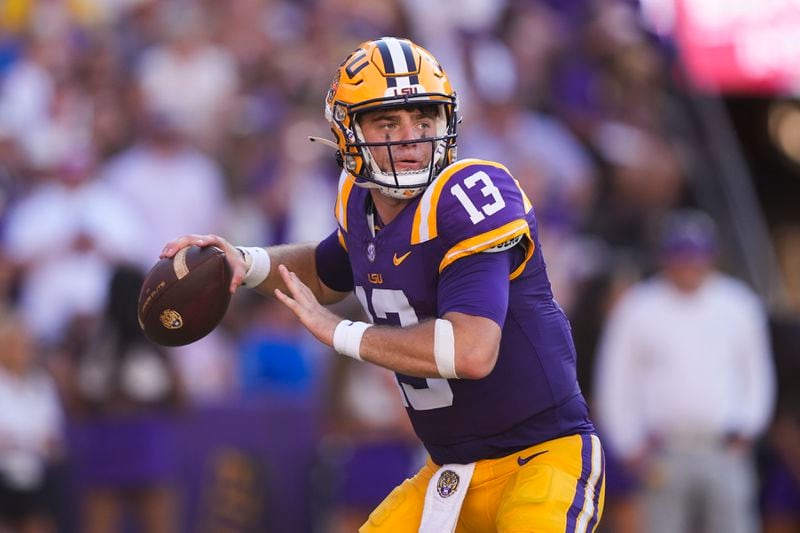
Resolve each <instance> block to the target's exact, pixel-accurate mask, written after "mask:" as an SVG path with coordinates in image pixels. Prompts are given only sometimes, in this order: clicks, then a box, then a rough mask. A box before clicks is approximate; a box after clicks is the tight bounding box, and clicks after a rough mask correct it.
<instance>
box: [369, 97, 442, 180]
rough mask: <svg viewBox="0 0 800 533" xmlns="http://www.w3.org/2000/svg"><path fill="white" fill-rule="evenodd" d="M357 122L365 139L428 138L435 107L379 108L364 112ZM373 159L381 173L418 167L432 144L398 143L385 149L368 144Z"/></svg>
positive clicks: (423, 165) (424, 164) (432, 131)
mask: <svg viewBox="0 0 800 533" xmlns="http://www.w3.org/2000/svg"><path fill="white" fill-rule="evenodd" d="M359 125H360V126H361V131H362V133H363V134H364V140H365V141H366V142H392V141H412V140H419V139H428V138H431V137H435V136H436V108H435V107H434V106H425V107H415V108H408V109H379V110H376V111H370V112H368V113H365V114H364V115H363V116H361V117H360V118H359ZM369 150H370V152H371V153H372V157H373V159H375V162H376V163H377V164H378V166H379V167H380V169H381V170H382V171H384V172H392V162H393V163H394V170H396V171H397V172H403V171H409V170H421V169H423V168H427V167H428V165H429V163H430V161H431V153H432V152H433V143H431V142H420V143H410V144H400V145H395V146H392V147H391V150H392V154H391V156H392V157H391V160H390V158H389V148H387V147H380V146H371V147H370V148H369Z"/></svg>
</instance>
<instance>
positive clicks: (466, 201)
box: [450, 171, 506, 224]
mask: <svg viewBox="0 0 800 533" xmlns="http://www.w3.org/2000/svg"><path fill="white" fill-rule="evenodd" d="M478 182H480V183H482V184H483V187H481V193H482V194H483V196H484V197H485V198H491V200H492V201H491V202H489V203H487V204H484V205H482V206H481V209H480V211H479V210H478V208H477V207H476V206H475V204H474V203H472V200H470V198H469V196H468V195H467V193H466V191H465V190H464V188H463V187H461V184H460V183H456V184H455V185H453V186H452V187H450V193H451V194H452V195H453V196H455V197H456V198H457V199H458V201H459V202H461V205H462V206H464V209H466V210H467V214H469V219H470V220H471V221H472V223H473V224H477V223H478V222H480V221H481V220H484V219H485V218H486V217H488V216H491V215H493V214H495V213H497V212H498V211H500V210H501V209H503V208H504V207H505V206H506V201H505V200H503V196H502V195H501V194H500V189H498V188H497V186H496V185H495V184H494V183H493V182H492V178H490V177H489V175H488V174H487V173H486V172H483V171H481V172H476V173H475V174H473V175H471V176H469V177H468V178H466V179H465V180H464V185H466V186H467V189H472V188H473V187H474V186H475V185H477V184H478ZM481 211H483V212H481Z"/></svg>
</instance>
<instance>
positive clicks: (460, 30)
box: [0, 0, 800, 533]
mask: <svg viewBox="0 0 800 533" xmlns="http://www.w3.org/2000/svg"><path fill="white" fill-rule="evenodd" d="M641 27H642V26H641V24H640V22H639V21H638V19H637V13H636V11H635V9H634V7H633V6H632V5H631V3H629V2H626V1H623V0H586V1H574V2H560V1H557V0H458V1H456V0H440V1H436V2H431V1H427V0H425V1H423V0H382V1H380V2H358V1H355V0H302V1H289V0H226V1H224V2H215V1H212V0H170V1H156V0H7V1H5V2H3V3H0V317H2V322H1V323H0V351H1V352H2V353H3V355H4V357H1V358H0V479H2V480H4V481H3V482H2V483H0V486H2V487H1V488H0V490H3V491H7V492H8V494H16V495H17V496H19V495H22V496H25V495H26V494H27V495H28V496H30V497H27V498H24V497H20V498H21V499H19V500H18V501H17V500H13V499H12V498H11V497H10V496H9V497H6V498H4V497H3V494H4V493H2V492H0V531H3V523H4V522H5V523H6V525H8V524H16V525H13V526H11V529H10V530H11V531H23V532H43V533H45V532H48V531H88V532H94V531H97V532H111V531H119V529H117V528H118V527H121V526H118V525H115V524H119V523H123V522H125V521H126V520H128V521H131V522H135V523H138V524H139V526H140V528H141V529H140V530H141V531H153V532H159V531H164V532H170V531H181V530H185V528H186V525H185V523H184V522H185V520H184V515H185V513H184V511H183V510H182V505H183V502H185V499H186V498H185V497H184V496H183V494H184V492H185V491H187V490H188V489H187V487H185V486H183V485H182V484H181V483H180V482H178V481H176V480H177V479H178V476H177V474H176V469H177V467H176V465H177V464H178V463H179V462H180V458H181V455H182V454H183V453H184V452H183V451H182V450H181V448H180V446H179V443H178V439H177V438H176V436H175V435H174V427H175V426H176V424H179V422H177V421H176V420H180V419H181V417H185V416H186V413H191V412H194V411H197V410H202V409H204V408H207V407H208V406H213V405H218V404H220V403H224V402H230V401H233V400H234V399H239V400H241V399H245V400H252V401H256V400H255V399H258V398H268V399H269V401H273V402H278V401H280V402H287V401H288V402H292V401H295V402H305V404H307V405H310V406H311V410H312V411H313V412H314V413H317V414H319V417H318V419H315V420H318V424H317V426H318V433H317V434H316V435H317V437H318V439H317V440H318V446H317V448H318V450H317V457H316V459H315V461H314V462H313V463H314V464H313V465H309V467H308V471H307V472H305V473H297V474H296V475H298V476H304V477H308V478H309V480H310V481H309V484H310V486H311V487H312V488H311V489H309V494H310V496H309V497H313V499H314V501H315V502H317V504H315V505H314V506H313V509H312V510H311V518H310V519H309V524H308V527H309V528H313V529H314V530H318V531H331V532H337V531H353V530H354V527H353V525H354V524H358V523H360V522H361V521H363V520H364V517H365V514H364V513H365V511H368V510H369V509H370V508H371V507H373V506H374V505H375V504H377V503H378V502H379V501H380V500H381V499H382V497H383V496H384V494H385V492H386V491H388V489H389V488H391V487H392V486H394V485H395V484H396V483H397V481H398V479H402V478H403V477H404V476H406V475H408V474H410V473H411V472H413V471H415V466H416V465H418V464H419V461H420V458H421V452H420V450H419V447H418V445H417V444H416V441H415V438H414V436H413V433H412V432H411V430H410V427H409V426H408V424H407V422H406V420H405V415H404V413H403V412H402V409H401V407H400V402H399V401H397V400H398V398H397V397H396V390H395V384H394V383H393V382H392V378H391V376H389V375H387V374H386V373H384V372H383V371H382V370H379V369H376V368H366V367H365V366H363V365H358V364H355V363H353V364H351V363H350V362H348V361H341V360H340V359H341V358H336V357H334V356H333V355H332V354H331V353H328V352H327V351H326V350H324V349H323V348H322V347H321V346H320V345H319V344H318V343H316V342H315V341H314V340H313V339H312V338H310V337H309V336H308V335H307V334H306V333H305V332H304V330H302V328H301V327H300V326H299V325H298V324H297V323H296V322H295V321H294V319H293V316H292V315H291V314H290V313H289V312H288V311H286V310H285V309H283V308H282V306H280V305H277V304H275V303H274V302H272V301H270V300H268V299H262V298H257V297H254V296H253V295H252V294H246V292H247V291H239V293H237V295H236V296H235V297H234V299H233V300H232V304H231V309H230V310H229V313H228V315H227V317H226V319H225V321H224V323H223V324H222V326H221V327H219V328H218V329H217V330H216V331H214V332H213V333H212V334H211V335H209V336H208V337H206V338H205V339H202V340H201V341H199V342H197V343H195V344H192V345H189V346H185V347H181V348H177V349H170V350H166V349H161V348H159V347H156V346H154V345H152V344H150V343H147V342H146V341H144V340H143V339H142V337H141V335H140V334H139V333H138V327H137V324H136V317H135V316H133V315H134V314H135V301H136V298H137V296H138V287H139V286H140V283H141V279H142V276H143V273H145V272H146V271H147V270H148V269H149V268H150V267H151V266H152V265H153V264H154V263H155V262H156V261H157V259H158V254H159V251H160V250H161V247H162V246H163V244H164V243H165V242H166V241H167V240H169V239H171V238H173V237H175V236H178V235H181V234H186V233H218V234H221V235H224V236H226V237H227V238H228V239H229V240H230V241H231V242H234V243H242V244H252V245H255V244H257V243H258V244H265V245H266V244H275V243H282V242H293V241H313V240H316V239H320V238H322V237H324V236H326V235H327V234H328V233H329V232H330V231H331V230H332V229H333V227H334V224H335V220H334V218H333V216H332V215H333V212H332V211H333V204H334V200H335V194H336V180H337V176H338V172H339V169H338V168H337V166H336V164H335V160H334V157H333V154H332V152H331V151H330V150H329V149H327V148H326V147H324V146H319V145H311V144H310V143H309V142H308V140H307V136H308V135H317V136H325V135H326V132H327V129H328V126H327V124H326V123H325V121H324V118H323V116H322V115H323V113H322V110H323V98H324V95H325V92H326V91H327V89H328V87H329V84H330V83H331V77H332V75H333V73H334V71H335V69H336V67H337V66H338V65H339V63H340V61H341V60H342V59H343V58H344V57H346V56H347V54H348V53H349V52H350V51H351V50H353V49H354V48H355V47H356V46H357V45H358V43H360V42H362V41H364V40H367V39H371V38H375V37H379V36H382V35H397V36H408V37H410V38H412V39H414V40H415V41H416V42H418V43H420V44H421V45H422V46H424V47H426V48H428V49H429V50H430V51H431V52H432V53H433V54H434V55H435V56H436V57H437V58H438V59H439V60H440V62H441V63H442V64H443V65H444V67H445V69H446V70H447V71H448V74H449V75H450V78H451V80H452V81H453V84H454V87H455V88H456V90H457V92H458V94H459V99H460V112H461V115H462V117H463V123H462V124H461V126H460V130H459V137H458V147H459V157H480V158H484V159H494V160H498V161H500V162H502V163H503V164H505V165H506V166H507V167H508V168H509V169H510V170H511V172H512V173H513V174H514V176H515V177H516V178H517V179H518V180H519V181H520V183H521V184H522V186H523V188H524V189H525V190H526V192H527V194H528V196H530V197H531V198H532V200H533V202H534V205H535V208H536V210H537V218H538V220H539V230H540V233H541V241H542V246H543V249H544V250H545V257H546V258H547V264H548V269H549V274H550V279H551V280H552V282H553V288H554V293H555V296H556V299H557V300H558V302H559V303H560V305H561V306H562V307H563V308H564V309H565V311H566V312H567V314H568V316H570V318H571V320H572V323H573V333H574V336H575V341H576V345H577V349H578V353H579V356H580V358H579V372H580V376H579V379H580V381H581V383H582V386H583V388H584V392H585V393H586V395H587V397H589V398H592V397H594V396H595V392H596V391H594V390H593V388H594V387H593V384H594V383H595V381H596V378H595V375H594V374H595V371H594V369H595V365H594V360H595V353H596V352H597V351H598V349H597V346H598V343H599V339H600V337H601V335H602V332H603V328H604V326H605V322H606V316H607V314H608V313H609V312H610V310H612V309H614V307H615V303H616V302H617V300H618V298H619V297H620V296H623V295H625V294H627V293H628V289H629V288H630V287H632V286H634V284H636V283H638V282H639V281H640V280H641V279H642V278H643V277H645V276H647V275H649V274H651V273H653V272H654V271H656V270H657V266H658V264H657V261H656V257H657V256H656V255H654V254H653V253H652V251H653V243H654V241H655V240H656V237H657V235H659V228H660V227H661V223H662V221H663V220H664V217H665V215H667V214H668V213H670V212H672V211H673V210H675V209H676V208H680V207H686V206H691V205H692V204H693V203H694V202H693V199H692V196H691V194H690V187H689V186H688V184H687V171H686V167H687V164H688V163H687V159H688V158H687V155H686V154H687V153H689V152H691V150H693V149H694V147H692V146H687V145H686V144H685V142H684V141H683V140H682V139H681V138H680V137H679V136H678V135H677V134H675V132H674V131H673V129H672V128H671V115H670V109H671V105H672V100H673V99H674V94H673V93H674V91H675V86H674V84H673V83H672V82H671V80H670V69H671V68H672V63H671V62H672V61H673V58H672V57H671V54H670V51H669V49H668V48H664V47H662V46H660V45H659V43H658V42H656V41H654V40H653V39H652V38H651V37H650V36H648V35H647V34H646V33H645V32H644V31H643V30H642V29H641ZM723 251H724V250H723ZM723 258H724V254H723ZM743 290H744V289H743ZM344 307H345V312H349V313H353V314H354V313H357V312H358V311H357V310H356V309H357V304H354V303H353V302H346V303H345V304H344ZM753 308H754V309H756V308H758V305H757V303H754V304H753ZM759 313H761V314H759ZM751 319H752V321H754V322H756V323H758V322H759V321H763V320H764V315H763V311H757V310H754V311H753V312H752V315H751ZM653 320H656V321H658V320H659V318H658V317H655V318H654V319H653ZM754 327H756V326H754ZM780 331H781V332H782V334H783V337H781V339H782V340H781V341H780V342H779V343H777V344H775V346H776V351H777V350H778V349H784V348H786V347H790V348H791V347H792V346H794V347H796V346H799V345H800V343H798V342H797V333H796V329H793V326H791V325H789V326H786V327H781V328H780ZM758 349H759V350H761V351H762V352H764V353H763V354H762V355H764V356H765V357H767V358H768V359H771V355H772V354H771V352H770V351H769V348H768V347H767V348H764V347H763V346H761V347H760V348H758ZM795 351H796V349H795ZM12 353H13V354H15V355H12ZM759 353H760V352H759ZM783 360H784V361H794V363H793V364H794V365H795V368H796V367H797V365H798V363H797V361H798V360H800V359H799V358H798V356H797V354H796V353H793V354H788V355H785V356H784V358H783ZM687 364H691V362H690V363H687ZM720 364H721V365H723V366H724V365H725V364H726V363H725V362H724V361H721V362H720ZM733 364H735V363H733ZM770 368H771V367H769V365H767V370H765V371H764V372H765V375H766V377H765V378H764V382H763V383H760V384H757V385H756V386H758V387H762V388H763V390H764V392H763V393H762V394H763V395H764V396H765V397H766V400H764V401H765V405H766V406H765V407H764V409H763V413H762V414H761V415H760V416H761V418H762V419H763V420H761V421H756V422H754V423H753V428H752V431H751V432H750V433H749V434H748V435H747V440H748V446H749V447H751V448H749V449H748V450H751V449H752V443H753V442H759V439H760V437H761V434H762V431H764V430H765V429H766V424H767V422H769V420H771V412H772V411H771V409H770V406H771V400H770V398H771V397H772V394H773V392H772V391H773V389H772V387H773V385H772V381H771V376H772V373H771V370H770ZM795 371H796V370H795ZM679 374H680V372H677V375H679ZM786 375H788V374H783V376H786ZM603 379H606V378H603ZM709 379H713V377H710V378H709ZM731 379H732V380H733V382H735V380H736V379H737V378H735V377H732V378H731ZM598 383H604V381H598ZM735 386H736V385H734V387H735ZM778 390H779V391H781V396H780V402H779V407H780V409H781V410H779V412H780V413H782V414H783V415H785V416H781V417H778V420H779V422H780V424H778V425H777V426H776V429H774V431H773V432H772V433H770V435H773V433H774V432H775V431H777V432H779V433H780V438H777V439H773V440H775V441H776V442H777V444H776V445H772V446H771V447H770V446H766V445H765V446H766V449H767V451H766V452H764V455H765V457H767V459H766V460H764V461H761V462H759V463H758V468H759V472H761V473H762V474H763V475H762V478H761V479H762V482H763V481H764V480H765V479H766V480H771V479H772V477H770V476H771V474H770V472H773V470H774V469H773V466H774V464H775V463H777V464H779V465H780V467H779V468H777V470H774V471H775V472H777V473H778V474H776V475H778V476H782V477H780V480H779V481H776V482H775V483H783V485H776V484H775V483H773V484H770V483H766V482H763V483H758V481H757V479H756V477H755V476H754V475H752V476H749V477H746V481H742V483H750V484H752V488H753V492H754V494H755V493H756V492H757V491H758V490H759V489H760V488H764V490H763V491H762V492H769V491H770V490H771V491H773V492H775V491H777V495H775V494H773V495H771V496H770V498H771V499H770V498H767V500H769V502H771V504H770V505H771V506H769V505H765V504H762V505H761V508H762V511H763V513H761V514H762V515H763V521H764V523H766V524H767V525H768V526H769V527H773V529H772V531H775V532H778V531H791V530H792V529H780V527H784V526H785V527H788V528H791V527H798V524H800V516H798V514H797V508H798V507H796V506H795V507H792V506H793V505H794V503H792V502H798V501H800V495H798V494H797V493H800V489H798V488H797V480H798V479H799V478H800V457H799V456H798V452H797V450H798V449H800V446H797V445H795V446H791V445H790V443H791V442H794V443H797V442H800V430H799V429H798V418H797V417H796V413H797V412H798V410H799V409H800V407H798V404H797V403H796V402H795V401H794V400H793V399H792V398H790V397H789V396H790V395H789V394H788V393H787V394H783V392H782V391H783V390H784V389H782V388H781V382H780V381H779V383H778ZM14 394H16V396H15V395H14ZM8 398H14V399H13V401H7V399H8ZM786 405H788V406H789V407H788V408H785V409H784V407H783V406H786ZM23 412H24V413H25V414H24V415H22V416H21V415H20V414H21V413H23ZM596 418H597V419H598V420H603V419H608V418H610V417H607V416H599V417H596ZM611 426H613V423H611V424H609V429H610V428H611ZM602 429H603V428H602V424H601V430H602ZM213 431H214V430H213V428H209V432H213ZM277 433H280V431H278V432H277ZM274 438H279V437H277V436H276V437H274ZM614 442H615V439H613V438H612V439H609V442H608V443H607V444H606V445H607V447H608V453H609V454H611V455H612V456H613V454H614V449H613V443H614ZM758 449H759V450H760V449H761V447H759V448H758ZM620 453H624V451H620ZM744 453H751V451H747V452H744ZM612 458H613V457H612ZM619 463H620V466H619V472H620V476H619V479H620V482H619V483H617V484H616V485H614V484H613V483H611V482H610V484H609V494H608V500H607V501H608V507H607V516H608V518H607V520H606V524H605V525H604V526H603V527H604V531H612V532H613V531H619V532H625V531H637V530H639V531H653V529H650V528H648V527H646V526H642V525H641V523H640V521H641V520H643V518H642V516H644V512H643V511H641V509H640V507H641V506H640V505H638V503H637V502H638V499H637V496H638V495H640V494H641V493H642V489H641V484H640V483H639V482H640V481H641V480H637V479H636V478H637V471H636V470H635V469H634V470H627V469H626V465H629V464H630V462H629V461H626V460H625V459H624V458H623V459H621V460H620V461H619ZM224 464H225V465H229V466H226V467H224V468H222V470H221V472H222V473H221V474H220V475H223V474H225V473H226V472H228V473H230V472H239V470H237V469H236V467H235V465H236V464H238V463H236V460H232V462H230V463H224ZM64 465H67V467H65V466H64ZM230 465H234V466H230ZM765 465H766V466H765ZM381 473H383V475H384V477H385V479H383V478H381V475H380V474H381ZM231 475H232V474H231ZM611 477H612V474H611V473H609V478H611ZM74 478H79V479H80V483H79V485H80V486H79V490H77V491H76V492H75V494H79V496H77V497H76V496H74V495H73V496H72V498H73V499H72V500H65V499H64V493H65V491H68V490H69V489H71V488H74V487H75V486H77V485H76V482H75V481H74ZM314 480H316V481H314ZM331 487H333V488H331ZM792 490H794V491H795V493H792V492H791V491H792ZM770 494H771V493H770ZM15 497H16V496H15ZM791 498H795V499H794V500H792V499H791ZM64 501H69V502H72V503H75V504H76V505H75V507H74V508H71V509H66V510H65V509H64V507H65V504H64ZM784 501H785V502H788V503H786V504H785V505H783V506H781V505H780V504H781V502H784ZM15 502H16V503H15ZM776 502H777V503H776ZM754 506H755V503H754ZM754 510H755V507H754ZM772 510H774V514H770V511H772ZM792 513H794V514H792ZM64 516H68V517H69V519H64V518H63V517H64ZM753 516H754V517H755V516H757V515H756V514H754V515H753ZM266 520H267V523H269V517H267V518H266ZM76 524H79V525H76ZM632 524H633V525H632ZM770 524H772V525H770ZM775 524H778V525H775ZM242 527H243V529H241V530H242V531H246V530H247V529H244V527H245V526H242ZM637 528H638V529H637ZM209 530H211V529H209ZM226 531H229V529H228V530H226Z"/></svg>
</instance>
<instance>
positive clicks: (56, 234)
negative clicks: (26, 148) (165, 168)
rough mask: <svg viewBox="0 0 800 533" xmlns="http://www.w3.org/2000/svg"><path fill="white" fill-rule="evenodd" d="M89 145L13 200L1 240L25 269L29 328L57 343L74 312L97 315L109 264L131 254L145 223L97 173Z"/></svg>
mask: <svg viewBox="0 0 800 533" xmlns="http://www.w3.org/2000/svg"><path fill="white" fill-rule="evenodd" d="M95 164H96V162H95V159H94V153H93V152H92V151H91V149H90V148H88V147H83V148H81V149H77V148H76V149H74V150H71V151H69V152H67V153H65V154H63V155H62V157H61V158H60V159H59V161H58V162H57V163H56V164H54V165H53V166H52V167H50V168H48V170H47V172H46V177H47V180H46V181H44V182H42V183H41V184H39V185H38V186H36V187H34V188H33V189H31V191H30V192H29V193H28V194H27V195H26V196H23V197H22V198H21V199H19V200H18V202H17V203H16V204H15V205H13V206H12V208H11V209H10V211H9V213H8V217H7V220H6V227H5V231H4V234H3V239H2V244H3V246H4V248H5V250H6V252H7V254H8V257H9V259H11V260H13V261H14V262H15V264H16V265H17V266H18V267H20V268H21V269H22V272H23V275H22V280H21V287H20V289H21V290H20V302H19V304H20V309H21V311H22V313H23V316H24V317H25V321H26V323H27V324H28V326H29V327H30V329H31V333H33V335H34V336H35V337H36V338H37V339H38V340H40V341H42V342H44V343H46V344H48V345H54V344H57V343H58V342H59V341H60V339H61V337H62V335H63V334H64V333H65V332H66V329H67V326H68V324H69V322H70V320H72V318H73V317H74V316H75V315H76V314H94V313H97V312H99V311H100V310H101V308H102V306H103V304H104V302H105V298H106V289H107V286H108V279H109V277H110V275H111V266H110V265H111V263H112V262H114V261H118V260H133V259H135V258H136V257H137V256H136V255H135V253H134V252H135V251H136V250H137V249H139V248H141V244H140V243H141V242H143V235H144V234H143V232H142V225H143V224H142V221H141V219H139V218H138V217H137V214H136V213H135V212H133V211H132V210H131V209H130V207H129V206H128V205H127V202H126V201H125V200H124V199H123V198H121V197H120V195H119V194H117V193H116V192H115V191H113V190H112V189H111V188H109V187H108V186H107V185H105V184H104V183H102V182H100V181H98V180H96V179H94V176H95Z"/></svg>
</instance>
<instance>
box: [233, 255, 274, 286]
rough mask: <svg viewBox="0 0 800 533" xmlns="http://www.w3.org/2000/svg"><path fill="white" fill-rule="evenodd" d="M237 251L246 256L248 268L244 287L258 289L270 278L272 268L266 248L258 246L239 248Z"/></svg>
mask: <svg viewBox="0 0 800 533" xmlns="http://www.w3.org/2000/svg"><path fill="white" fill-rule="evenodd" d="M236 249H237V250H239V251H240V252H242V254H243V255H244V262H245V265H246V266H247V272H245V274H244V280H242V287H248V288H253V287H258V286H259V285H261V283H262V282H263V281H264V280H265V279H267V276H269V270H270V267H271V266H272V263H271V261H270V259H269V254H268V253H267V251H266V250H265V249H264V248H261V247H258V246H237V247H236Z"/></svg>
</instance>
